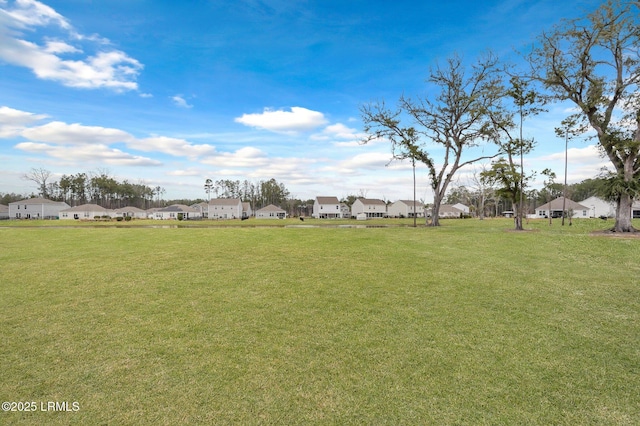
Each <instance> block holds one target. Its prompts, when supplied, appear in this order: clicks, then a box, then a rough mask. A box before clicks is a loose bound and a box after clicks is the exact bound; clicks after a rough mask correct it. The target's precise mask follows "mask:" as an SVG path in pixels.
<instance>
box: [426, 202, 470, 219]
mask: <svg viewBox="0 0 640 426" xmlns="http://www.w3.org/2000/svg"><path fill="white" fill-rule="evenodd" d="M464 214H465V213H464V211H463V210H460V209H459V208H457V207H455V206H453V205H451V204H440V210H439V211H438V217H439V218H441V219H443V218H461V217H462V216H464ZM432 215H433V214H432Z"/></svg>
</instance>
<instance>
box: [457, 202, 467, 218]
mask: <svg viewBox="0 0 640 426" xmlns="http://www.w3.org/2000/svg"><path fill="white" fill-rule="evenodd" d="M453 207H455V208H456V209H458V210H460V211H461V212H462V213H463V214H465V215H469V206H465V205H464V204H462V203H457V204H454V205H453Z"/></svg>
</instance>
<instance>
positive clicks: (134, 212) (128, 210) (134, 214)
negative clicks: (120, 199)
mask: <svg viewBox="0 0 640 426" xmlns="http://www.w3.org/2000/svg"><path fill="white" fill-rule="evenodd" d="M114 212H115V215H116V217H131V218H133V219H146V218H147V212H146V211H145V210H142V209H139V208H137V207H121V208H119V209H115V210H114Z"/></svg>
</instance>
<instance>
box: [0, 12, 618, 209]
mask: <svg viewBox="0 0 640 426" xmlns="http://www.w3.org/2000/svg"><path fill="white" fill-rule="evenodd" d="M599 3H600V2H599V1H595V0H584V1H582V0H575V1H561V2H559V1H555V0H554V1H548V0H528V1H527V0H525V1H519V0H512V1H493V0H484V1H477V0H470V1H466V0H449V1H439V2H438V1H422V2H418V1H415V0H414V1H408V0H397V1H393V2H391V1H375V0H368V1H359V0H353V1H345V0H342V1H333V0H327V1H288V0H283V1H280V0H274V1H260V0H234V1H226V0H217V1H213V0H211V1H205V0H189V1H180V2H178V1H166V0H101V1H88V0H56V1H53V0H51V1H42V2H38V1H34V0H18V1H13V0H0V164H1V165H2V166H1V167H0V192H5V193H6V192H16V193H25V194H27V193H31V192H35V191H36V188H35V185H34V184H33V183H31V182H28V181H25V180H24V179H22V178H21V177H22V175H24V174H25V173H26V172H28V171H29V170H30V169H31V168H44V169H47V170H50V171H51V172H52V173H53V179H56V180H57V178H59V177H60V176H61V175H63V174H75V173H79V172H97V171H105V170H107V171H108V172H109V173H110V174H111V175H112V176H114V177H116V178H117V179H119V180H121V181H122V180H125V179H127V180H129V181H130V182H134V183H144V184H147V185H150V186H153V187H155V186H162V187H164V188H165V190H166V193H165V195H164V197H165V198H167V199H175V198H192V199H194V198H205V193H204V190H203V184H204V181H205V179H206V178H211V179H213V180H218V179H233V180H236V179H239V180H244V179H248V180H250V181H254V182H257V181H259V180H266V179H270V178H275V179H276V180H278V181H279V182H283V183H284V184H285V185H286V187H287V188H288V189H289V190H290V191H291V193H292V195H293V196H295V197H297V198H303V199H307V198H314V197H315V196H317V195H335V196H338V197H343V196H347V195H349V194H366V195H367V196H368V197H371V198H384V199H387V200H391V201H394V200H397V199H409V198H411V197H412V173H411V168H410V166H409V164H404V163H398V162H395V163H391V164H389V160H390V157H391V153H390V147H389V145H388V144H386V143H376V144H370V145H365V146H363V145H360V144H358V141H359V140H360V139H361V138H362V137H363V135H362V122H361V119H360V113H359V108H360V106H361V105H363V104H365V103H367V102H370V101H373V100H382V99H384V100H385V101H386V102H387V103H388V104H391V105H393V104H395V102H396V101H397V99H398V98H399V96H400V95H401V94H402V93H405V94H407V95H418V94H423V93H425V91H426V90H427V86H426V84H425V80H426V78H427V76H428V73H429V68H430V67H432V66H435V65H436V64H438V63H439V62H440V63H442V62H443V61H444V60H446V58H447V57H450V56H451V55H453V54H458V55H460V56H461V57H463V59H464V60H465V61H466V62H472V61H474V60H475V59H476V58H477V57H478V55H480V54H481V53H482V52H485V51H487V50H491V51H492V52H494V53H495V54H497V55H498V56H500V57H501V58H503V59H504V60H510V61H517V60H518V59H517V55H515V54H514V49H520V48H522V47H523V46H525V45H527V44H530V43H531V42H532V41H533V40H534V39H535V37H536V36H538V35H539V34H540V33H541V32H542V31H543V30H544V29H548V28H550V27H551V26H552V25H553V24H554V23H556V22H558V21H559V19H560V18H572V17H576V16H579V15H582V14H583V12H584V11H585V10H592V9H593V8H594V7H596V6H597V5H598V4H599ZM567 107H568V106H567V105H564V106H563V105H556V106H552V107H550V108H549V112H548V113H545V114H542V115H540V116H538V117H536V118H534V119H531V120H529V121H527V122H526V123H525V126H526V127H525V136H527V137H535V139H536V140H537V141H538V145H537V148H536V150H535V151H534V152H533V153H532V154H531V155H530V156H528V158H527V165H526V167H527V168H528V169H532V170H537V171H541V170H542V169H544V168H546V167H551V168H552V169H553V170H554V171H555V172H556V173H557V174H558V176H562V174H563V164H564V141H562V140H558V138H556V137H555V136H554V132H553V128H554V127H555V126H558V125H559V123H560V121H561V120H562V119H563V118H564V117H565V116H566V115H567V114H568V113H567ZM593 145H594V142H593V141H589V140H576V141H572V143H571V149H570V153H569V180H570V181H571V182H577V181H581V180H583V179H586V178H590V177H594V176H595V175H596V174H597V173H598V171H599V169H600V168H601V167H602V166H603V165H605V164H606V161H605V160H603V159H602V158H600V157H599V155H598V153H597V150H596V149H595V147H594V146H593ZM487 149H490V148H487ZM432 156H433V158H434V159H435V160H436V161H437V160H438V152H437V151H434V152H433V154H432ZM471 171H472V170H470V169H469V170H467V171H466V172H465V173H462V174H460V176H459V178H458V181H457V182H456V183H459V184H465V183H467V176H468V173H470V172H471ZM418 176H419V178H418V180H419V181H418V197H419V198H422V199H425V200H426V201H429V200H430V198H431V194H430V191H429V190H428V182H427V180H426V171H425V169H419V170H418Z"/></svg>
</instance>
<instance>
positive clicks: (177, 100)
mask: <svg viewBox="0 0 640 426" xmlns="http://www.w3.org/2000/svg"><path fill="white" fill-rule="evenodd" d="M171 100H172V101H173V103H174V104H175V105H176V106H179V107H180V108H193V105H189V104H188V103H187V101H186V100H185V99H184V97H183V96H182V95H175V96H172V97H171Z"/></svg>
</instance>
